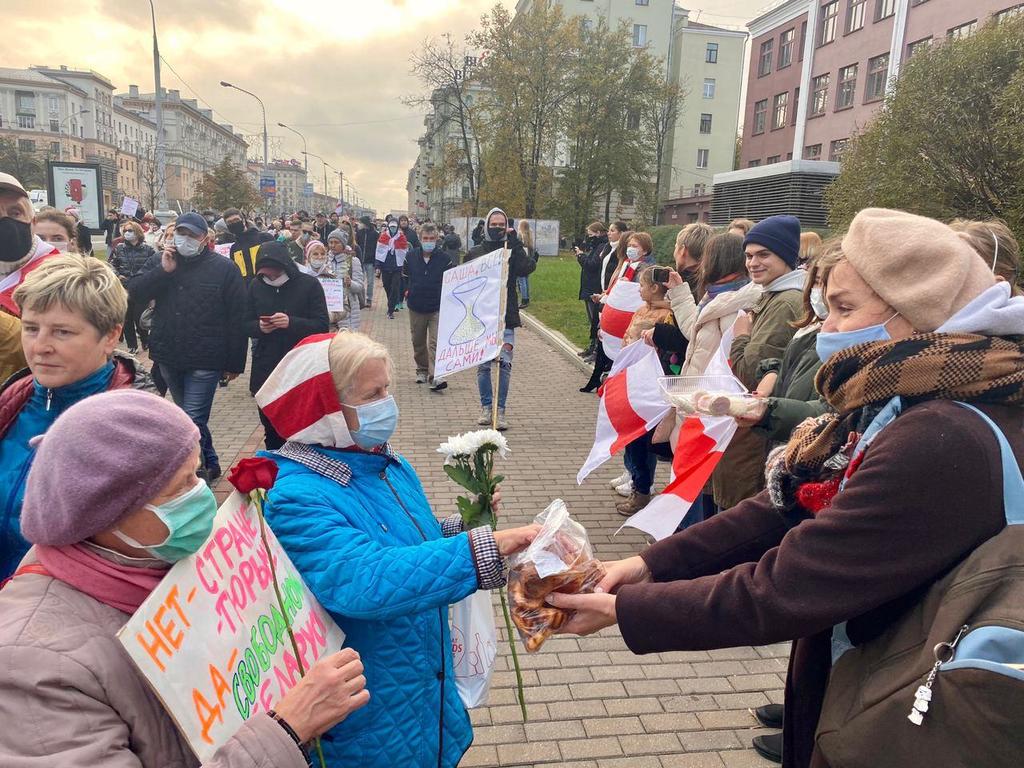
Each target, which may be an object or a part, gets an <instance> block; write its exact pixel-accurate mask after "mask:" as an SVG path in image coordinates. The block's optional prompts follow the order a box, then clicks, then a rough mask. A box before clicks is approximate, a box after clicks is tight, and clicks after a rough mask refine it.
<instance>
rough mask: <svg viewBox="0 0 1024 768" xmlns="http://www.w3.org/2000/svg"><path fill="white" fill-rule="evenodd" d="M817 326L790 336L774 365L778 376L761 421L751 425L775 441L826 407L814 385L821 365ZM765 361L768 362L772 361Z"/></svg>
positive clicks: (786, 440) (781, 440) (782, 440)
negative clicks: (779, 362) (782, 352)
mask: <svg viewBox="0 0 1024 768" xmlns="http://www.w3.org/2000/svg"><path fill="white" fill-rule="evenodd" d="M820 328H821V326H820V324H819V325H814V326H811V327H810V328H803V329H801V330H799V331H797V332H796V335H794V336H793V340H792V341H791V342H789V346H788V347H786V354H785V355H784V356H783V358H782V361H781V365H780V366H779V367H778V369H777V370H778V374H779V379H778V381H776V382H775V388H774V389H773V390H772V396H771V397H769V398H768V410H767V412H766V413H765V415H764V418H763V419H762V420H761V423H760V424H758V425H757V426H756V427H754V429H755V430H756V431H757V432H760V433H761V434H763V435H766V436H767V437H768V439H769V440H773V441H774V442H776V443H785V442H788V441H789V436H790V435H791V434H792V433H793V430H794V429H796V426H797V424H799V423H800V422H801V421H803V420H804V419H809V418H814V417H815V416H820V415H821V414H823V413H824V412H825V411H826V410H827V408H828V406H827V405H826V404H825V401H824V400H822V399H821V395H819V394H818V391H817V390H816V389H815V388H814V378H815V376H817V375H818V369H819V368H821V358H819V357H818V350H817V349H816V348H815V344H816V342H817V341H818V330H819V329H820ZM765 363H767V364H768V366H771V363H772V361H770V360H768V361H765ZM763 367H764V366H763ZM769 369H770V368H769Z"/></svg>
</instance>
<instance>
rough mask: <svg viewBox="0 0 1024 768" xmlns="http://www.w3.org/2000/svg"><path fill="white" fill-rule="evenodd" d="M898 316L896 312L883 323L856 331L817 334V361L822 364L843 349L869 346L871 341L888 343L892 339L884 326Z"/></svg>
mask: <svg viewBox="0 0 1024 768" xmlns="http://www.w3.org/2000/svg"><path fill="white" fill-rule="evenodd" d="M899 314H900V313H899V312H897V313H896V314H895V315H893V316H892V317H890V318H889V319H888V320H886V321H885V322H884V323H879V324H878V325H869V326H868V327H867V328H858V329H857V330H856V331H837V332H833V333H822V332H819V333H818V338H817V341H815V349H816V350H817V352H818V359H819V360H821V362H823V363H824V362H825V361H826V360H828V359H829V358H830V357H832V355H834V354H836V353H837V352H842V351H843V350H844V349H849V348H850V347H855V346H857V345H858V344H869V343H871V342H873V341H889V340H890V339H891V338H892V337H891V336H890V335H889V332H888V331H887V330H885V326H887V325H888V324H889V323H891V322H892V321H893V320H894V319H895V318H897V317H899Z"/></svg>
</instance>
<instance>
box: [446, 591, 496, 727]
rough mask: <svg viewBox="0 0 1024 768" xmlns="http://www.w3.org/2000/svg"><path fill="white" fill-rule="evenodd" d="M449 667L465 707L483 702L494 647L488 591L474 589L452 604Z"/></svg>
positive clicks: (488, 684)
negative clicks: (450, 666)
mask: <svg viewBox="0 0 1024 768" xmlns="http://www.w3.org/2000/svg"><path fill="white" fill-rule="evenodd" d="M451 632H452V668H453V669H454V671H455V684H456V686H457V687H458V689H459V696H460V697H461V698H462V703H463V704H465V705H466V707H467V708H468V709H472V708H473V707H481V706H483V705H484V704H486V703H487V694H488V692H489V691H490V690H491V673H492V672H493V671H494V657H495V655H496V654H497V650H498V631H497V629H496V628H495V624H494V610H493V609H492V608H491V593H490V592H487V591H485V590H482V589H481V590H477V591H476V592H474V593H473V594H472V595H470V596H469V597H467V598H466V599H464V600H461V601H459V602H458V603H456V604H455V605H453V606H452V620H451Z"/></svg>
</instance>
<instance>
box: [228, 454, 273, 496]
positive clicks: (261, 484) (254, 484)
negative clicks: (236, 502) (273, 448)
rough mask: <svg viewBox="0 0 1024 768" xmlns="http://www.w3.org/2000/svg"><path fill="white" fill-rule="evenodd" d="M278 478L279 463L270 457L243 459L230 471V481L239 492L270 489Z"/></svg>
mask: <svg viewBox="0 0 1024 768" xmlns="http://www.w3.org/2000/svg"><path fill="white" fill-rule="evenodd" d="M276 479H277V464H275V463H274V462H272V461H271V460H270V459H260V458H251V459H242V460H241V461H240V462H238V463H237V464H235V466H233V467H232V468H231V471H230V472H228V482H229V483H231V484H232V485H233V486H235V489H236V490H237V491H238V492H239V493H243V494H246V495H248V494H250V493H252V492H253V491H255V490H256V489H257V488H261V489H263V490H264V491H268V490H270V489H271V487H273V485H274V481H275V480H276Z"/></svg>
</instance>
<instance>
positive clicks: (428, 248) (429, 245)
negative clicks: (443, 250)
mask: <svg viewBox="0 0 1024 768" xmlns="http://www.w3.org/2000/svg"><path fill="white" fill-rule="evenodd" d="M435 248H437V243H435V242H426V241H424V242H423V252H424V253H433V252H434V249H435Z"/></svg>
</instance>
